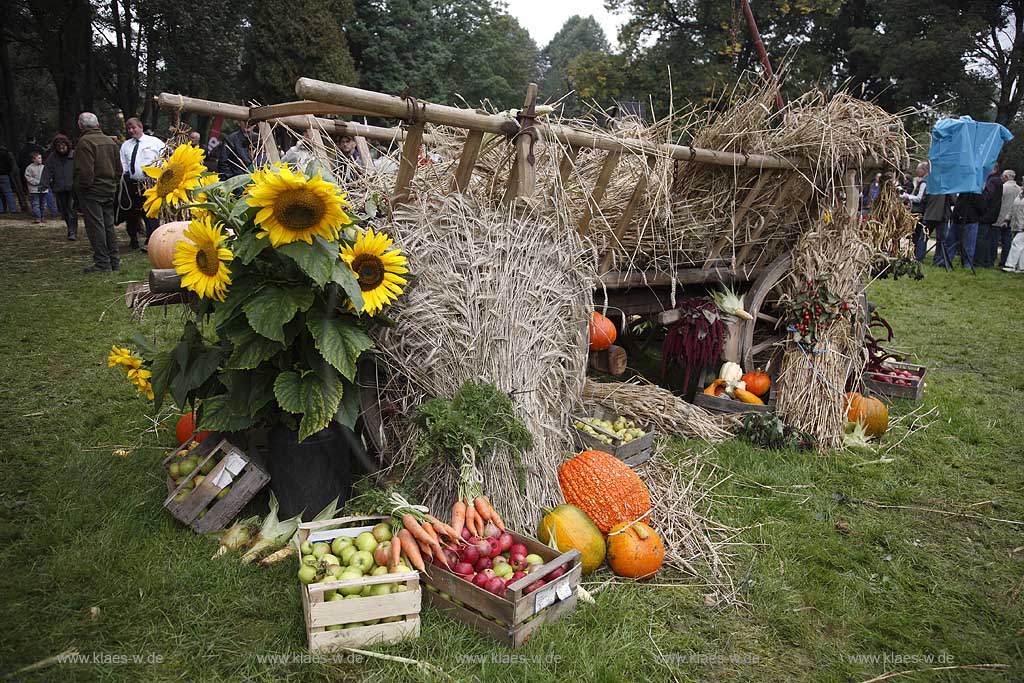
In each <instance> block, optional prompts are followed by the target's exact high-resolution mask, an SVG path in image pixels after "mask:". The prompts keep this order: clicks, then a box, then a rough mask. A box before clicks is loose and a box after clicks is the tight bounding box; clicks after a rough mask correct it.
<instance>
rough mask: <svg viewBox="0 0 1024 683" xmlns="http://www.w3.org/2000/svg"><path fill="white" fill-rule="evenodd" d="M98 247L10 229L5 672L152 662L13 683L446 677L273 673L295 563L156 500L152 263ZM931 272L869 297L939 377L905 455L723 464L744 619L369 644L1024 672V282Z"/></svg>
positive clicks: (612, 672) (581, 613)
mask: <svg viewBox="0 0 1024 683" xmlns="http://www.w3.org/2000/svg"><path fill="white" fill-rule="evenodd" d="M81 234H82V239H81V240H80V241H79V242H75V243H68V242H65V241H64V232H63V228H62V227H61V226H58V225H57V224H55V223H48V224H47V225H46V226H43V227H36V226H33V225H30V224H29V223H28V222H27V221H23V220H22V221H11V220H5V221H0V236H2V238H3V241H4V244H5V247H4V249H3V255H2V256H0V261H2V268H0V330H2V335H0V352H2V353H0V356H2V358H3V363H4V368H3V369H4V372H3V377H4V381H3V382H2V383H0V416H2V418H3V425H4V427H5V428H4V430H3V435H2V438H0V467H2V471H0V676H2V675H4V674H6V673H7V672H12V671H15V670H17V669H20V668H22V667H25V666H27V665H30V664H32V663H34V662H38V661H40V660H43V659H45V658H47V657H50V656H53V655H56V654H58V653H60V652H63V651H65V650H67V649H68V648H76V649H77V650H78V651H79V652H80V653H83V654H86V655H88V656H92V655H93V654H94V653H95V654H96V655H98V656H107V657H111V656H119V655H124V656H127V657H129V658H131V657H134V656H140V657H142V658H143V659H146V658H150V659H151V660H156V659H159V663H157V662H156V661H151V662H147V663H144V664H58V665H53V666H50V667H47V668H44V669H41V670H38V671H35V672H30V673H24V674H19V675H18V676H16V678H17V679H19V680H27V681H51V680H52V681H96V680H101V681H106V680H112V681H165V680H166V681H172V680H173V681H181V680H184V681H214V680H218V681H219V680H226V681H309V680H322V679H324V678H329V679H331V680H349V679H352V680H369V681H401V680H410V681H412V680H426V679H430V678H431V675H430V674H428V673H427V672H425V671H423V670H418V669H416V668H413V667H410V666H409V665H406V664H398V663H387V662H381V661H378V660H372V661H363V662H359V663H352V662H334V663H323V662H321V663H308V662H306V663H303V662H301V661H296V662H288V663H280V662H277V663H271V662H267V661H265V660H264V657H265V656H266V655H291V654H294V655H301V653H303V652H304V647H305V637H304V632H303V625H302V610H301V607H300V602H299V593H298V584H297V582H296V580H295V577H294V566H293V565H292V564H291V563H285V565H284V566H279V567H276V568H274V569H272V570H261V569H257V568H252V567H243V566H240V565H239V563H238V562H236V561H224V560H218V561H210V560H209V557H210V555H211V553H212V552H213V550H214V548H215V545H216V543H215V541H214V540H213V539H209V538H202V537H197V536H196V535H194V534H193V533H191V532H190V531H188V530H186V529H185V528H183V527H181V526H180V525H178V524H177V523H176V522H174V521H173V520H172V519H171V518H170V517H169V516H168V515H167V514H166V513H165V512H164V511H163V510H162V509H161V507H160V504H161V501H162V499H163V496H164V491H165V489H164V482H163V479H162V476H161V471H160V468H159V461H160V459H161V457H162V456H163V455H164V454H165V452H166V450H167V448H168V447H169V446H170V445H171V444H172V441H173V435H172V434H170V433H168V431H167V430H166V429H163V430H160V431H158V432H154V431H152V430H151V431H145V430H147V428H150V427H152V425H153V422H152V420H151V419H150V415H149V413H148V412H147V405H146V403H145V402H144V401H143V400H140V399H139V398H137V396H136V394H135V393H134V389H133V388H132V387H130V386H129V385H128V384H127V382H125V380H124V379H123V377H121V375H120V373H118V372H116V371H115V370H111V369H108V368H107V366H106V360H105V359H106V354H107V351H108V350H109V348H110V345H111V344H112V343H117V344H121V345H123V344H128V343H130V341H131V338H132V336H133V334H134V333H135V332H136V330H138V329H139V325H138V324H136V323H135V322H133V321H132V320H131V318H130V315H129V311H128V310H127V309H126V308H125V306H124V303H123V292H124V287H125V283H126V282H127V281H130V280H139V279H142V278H144V276H145V273H146V270H147V268H148V262H147V261H146V259H145V256H144V255H140V254H129V255H127V256H126V257H125V258H124V261H123V267H122V269H121V271H120V272H119V273H114V274H110V275H83V274H82V273H81V269H82V267H84V266H86V265H88V264H89V257H88V242H87V241H86V240H85V239H84V231H81ZM926 272H927V278H926V279H925V280H924V281H922V282H913V281H907V280H901V281H899V282H896V283H893V282H888V281H887V282H881V283H877V284H875V285H873V286H872V288H871V291H870V294H871V297H872V299H873V300H874V301H876V302H877V303H878V304H879V305H880V306H881V308H882V312H883V315H885V316H886V317H887V318H888V319H889V320H890V321H891V322H892V323H893V324H894V326H895V328H896V330H897V334H898V337H897V346H899V347H902V348H905V349H906V350H909V351H911V352H912V354H913V357H914V360H916V361H917V362H921V363H924V364H927V365H928V367H929V380H928V390H927V393H926V395H925V401H926V404H927V405H928V406H930V407H935V408H937V409H938V412H937V417H936V419H935V421H934V423H933V424H932V425H931V426H930V427H929V428H928V429H927V430H925V431H923V432H920V433H918V434H916V435H915V436H913V437H912V438H911V439H909V440H908V441H907V442H906V443H905V444H904V446H903V447H902V448H901V449H900V450H898V451H896V452H895V453H894V454H893V457H894V458H895V460H894V462H892V463H888V464H881V465H867V466H861V467H858V466H856V465H855V463H858V462H863V461H864V460H868V459H871V458H870V457H865V456H852V455H849V454H839V455H835V456H825V457H822V456H817V455H812V454H806V453H795V452H783V453H768V452H764V451H760V450H756V449H753V448H751V447H749V446H747V445H745V444H742V443H739V442H731V443H727V444H725V445H723V446H721V447H719V448H717V449H715V450H714V451H713V452H712V454H711V455H710V456H709V457H710V458H712V459H713V460H714V462H715V464H716V465H718V467H719V468H720V470H719V471H720V472H722V473H725V472H731V473H732V474H733V476H732V477H731V478H730V479H729V480H728V481H727V482H726V483H725V484H723V485H722V486H720V487H719V488H718V489H717V490H716V495H717V496H718V497H717V503H716V505H715V508H714V511H713V515H714V516H715V517H716V519H718V520H719V521H721V522H724V523H726V524H730V525H733V526H736V527H751V528H750V529H749V530H748V531H746V532H744V533H743V535H742V536H741V539H742V540H743V541H745V542H746V543H747V545H743V546H736V547H735V551H736V553H737V556H736V560H735V563H734V566H733V570H732V571H733V575H734V577H735V579H736V581H737V582H738V583H739V584H740V586H741V596H742V598H743V599H744V600H745V601H746V603H747V604H746V606H745V607H743V608H732V607H727V608H708V607H705V606H704V601H703V593H704V592H705V591H704V590H703V589H702V587H700V586H681V587H668V588H662V587H652V586H644V585H635V586H618V587H615V588H613V589H607V590H604V591H602V592H600V593H599V594H598V595H597V596H596V599H597V605H596V606H585V605H581V607H580V608H579V609H577V611H576V613H575V614H574V615H573V616H572V617H570V618H568V619H565V620H563V621H562V622H560V623H558V624H555V625H552V626H547V627H545V628H543V629H542V630H541V631H540V633H539V635H537V636H536V637H535V638H533V639H532V640H531V641H530V642H529V643H528V644H527V645H526V646H525V647H523V648H522V649H520V650H517V651H515V653H514V655H515V657H517V658H518V659H517V660H516V661H514V662H510V661H509V660H508V657H509V655H510V654H512V653H511V652H510V651H507V650H505V649H503V648H500V647H496V646H494V645H492V644H491V643H490V642H488V641H486V640H483V639H482V638H481V637H478V636H477V635H476V633H475V632H474V631H470V630H469V629H467V628H464V627H462V626H460V625H459V624H457V623H455V622H453V621H450V620H448V619H446V618H444V617H442V616H440V615H439V614H438V613H436V612H434V611H432V610H431V609H429V608H426V609H425V610H424V614H423V632H422V636H421V637H420V638H419V640H417V641H415V642H411V643H407V644H402V645H395V646H390V647H386V648H378V651H380V652H384V653H388V654H392V655H397V656H402V657H410V658H413V659H417V660H421V661H425V662H430V663H431V664H433V665H435V666H436V667H438V668H439V669H441V670H442V671H444V672H446V673H447V675H449V676H450V677H451V678H452V679H453V680H484V681H487V680H501V681H505V680H523V681H527V680H555V677H556V676H557V680H564V681H574V682H575V681H668V680H677V681H790V680H795V681H814V682H828V681H853V682H857V681H865V680H867V679H871V678H872V677H875V676H879V675H881V674H883V673H885V672H890V671H903V670H915V669H926V668H929V667H938V666H954V667H964V666H968V665H978V664H1001V665H1008V666H1009V667H1010V668H1009V669H1004V670H1001V671H994V672H993V671H988V672H982V671H978V670H968V669H962V668H961V669H954V670H949V671H931V672H917V673H914V674H911V675H909V676H906V677H901V678H899V679H897V680H901V681H905V680H912V681H1020V680H1024V656H1022V644H1024V609H1022V606H1021V605H1022V603H1021V593H1022V592H1024V526H1021V525H1020V524H1017V525H1014V524H1009V523H1005V522H998V521H992V520H990V519H984V518H999V519H1004V520H1024V410H1022V407H1021V406H1022V403H1024V369H1022V366H1021V365H1018V363H1020V362H1021V356H1022V354H1021V348H1022V346H1021V343H1022V342H1021V337H1020V335H1021V332H1022V327H1024V277H1017V276H1011V275H1007V274H1004V273H1001V272H993V271H986V272H982V273H980V274H979V275H978V276H977V277H972V276H971V275H970V274H969V273H968V274H965V273H963V272H962V271H957V272H954V273H951V274H947V273H945V272H943V271H941V270H936V269H933V268H928V269H926ZM181 315H182V313H181V310H180V309H179V308H175V307H170V308H166V309H151V310H150V312H149V313H148V315H147V318H146V321H145V322H144V323H143V324H142V325H141V328H142V330H143V331H144V332H145V333H146V334H147V335H149V336H151V337H152V336H156V337H157V339H158V340H159V339H163V340H164V341H167V340H169V339H170V338H171V337H172V335H174V333H175V330H176V327H177V326H178V325H179V323H180V319H181ZM177 329H180V328H177ZM911 408H912V406H910V405H909V404H903V403H899V404H897V405H896V406H894V411H895V412H896V413H903V412H907V411H908V410H910V409H911ZM172 424H173V423H172ZM698 447H701V446H700V445H699V444H688V443H686V442H683V441H676V442H673V444H672V448H676V449H686V448H698ZM118 448H125V449H127V450H129V451H130V455H129V456H128V457H127V458H122V457H117V456H116V455H115V454H114V451H115V449H118ZM864 501H873V502H874V503H880V504H885V505H898V506H904V507H907V508H926V509H929V510H936V511H942V512H946V513H962V514H959V515H950V514H941V513H940V512H928V511H923V510H920V509H891V508H879V507H876V506H872V505H869V504H867V503H865V502H864ZM971 515H974V516H971ZM840 521H842V522H843V524H842V525H839V526H840V527H841V528H842V529H843V530H844V531H846V533H841V532H840V531H839V530H838V528H837V524H839V522H840ZM93 607H98V608H99V614H98V616H91V615H90V608H93ZM929 657H930V658H931V662H930V663H928V662H927V659H926V658H929ZM899 658H904V661H902V662H901V661H900V659H899Z"/></svg>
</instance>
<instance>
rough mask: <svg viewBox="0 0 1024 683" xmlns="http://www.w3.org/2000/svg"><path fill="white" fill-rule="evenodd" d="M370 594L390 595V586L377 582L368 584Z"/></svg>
mask: <svg viewBox="0 0 1024 683" xmlns="http://www.w3.org/2000/svg"><path fill="white" fill-rule="evenodd" d="M370 595H371V596H380V595H391V587H390V586H388V584H386V583H378V584H377V585H376V586H370Z"/></svg>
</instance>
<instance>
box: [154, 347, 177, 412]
mask: <svg viewBox="0 0 1024 683" xmlns="http://www.w3.org/2000/svg"><path fill="white" fill-rule="evenodd" d="M176 368H177V363H175V362H174V358H172V357H171V354H170V353H169V352H167V351H162V352H160V353H158V354H156V355H155V356H153V364H152V365H151V366H150V368H149V370H150V372H152V373H153V374H152V376H151V377H150V382H152V384H153V410H154V411H156V412H160V406H162V405H163V403H164V394H166V393H167V389H168V387H169V386H170V382H171V375H172V374H173V372H174V371H175V369H176Z"/></svg>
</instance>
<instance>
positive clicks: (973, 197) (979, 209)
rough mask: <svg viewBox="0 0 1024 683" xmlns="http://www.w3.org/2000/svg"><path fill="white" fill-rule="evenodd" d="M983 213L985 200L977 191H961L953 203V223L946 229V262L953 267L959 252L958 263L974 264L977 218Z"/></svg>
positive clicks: (969, 266)
mask: <svg viewBox="0 0 1024 683" xmlns="http://www.w3.org/2000/svg"><path fill="white" fill-rule="evenodd" d="M984 213H985V200H984V198H983V197H982V196H981V195H980V194H979V193H977V192H961V193H960V194H958V195H957V197H956V202H955V203H954V204H953V225H952V226H950V228H949V230H947V231H946V242H945V246H946V258H948V259H949V262H948V263H947V264H946V265H948V266H949V267H950V268H952V267H953V259H954V258H955V257H956V255H957V254H958V253H959V254H960V265H961V266H964V267H965V268H971V267H973V265H974V254H975V247H976V246H977V241H978V219H979V218H980V217H981V216H982V214H984Z"/></svg>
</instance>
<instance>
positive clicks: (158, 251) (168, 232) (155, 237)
mask: <svg viewBox="0 0 1024 683" xmlns="http://www.w3.org/2000/svg"><path fill="white" fill-rule="evenodd" d="M189 225H190V223H189V221H175V222H173V223H164V224H163V225H161V226H160V227H159V228H157V229H156V230H154V231H153V234H152V235H150V236H149V241H148V242H147V243H146V251H147V253H148V254H149V262H150V263H151V264H152V265H153V267H154V268H173V267H174V245H176V244H177V243H178V240H185V241H186V242H189V243H190V244H191V242H192V241H191V240H189V239H186V238H185V231H186V230H188V226H189Z"/></svg>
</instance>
